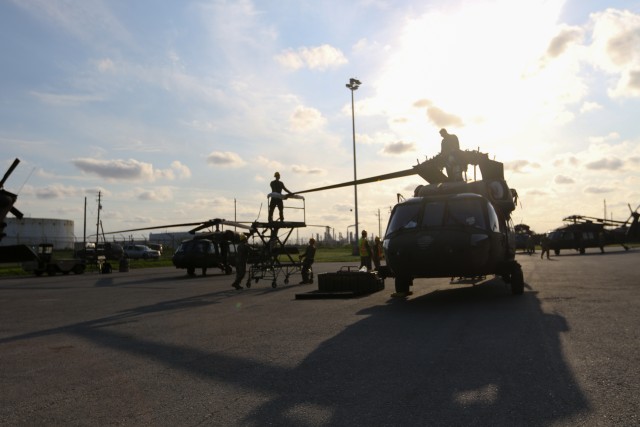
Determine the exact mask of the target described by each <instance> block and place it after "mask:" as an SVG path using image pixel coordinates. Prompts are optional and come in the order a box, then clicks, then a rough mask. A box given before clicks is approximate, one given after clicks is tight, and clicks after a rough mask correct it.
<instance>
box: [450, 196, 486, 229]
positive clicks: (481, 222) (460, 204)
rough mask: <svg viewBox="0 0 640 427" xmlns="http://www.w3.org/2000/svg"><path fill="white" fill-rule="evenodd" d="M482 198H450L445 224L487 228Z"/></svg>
mask: <svg viewBox="0 0 640 427" xmlns="http://www.w3.org/2000/svg"><path fill="white" fill-rule="evenodd" d="M480 202H481V200H478V199H459V200H449V203H448V206H449V209H448V211H447V217H446V220H445V225H465V226H470V227H476V228H482V229H486V228H487V224H486V221H485V216H484V212H483V210H482V205H481V204H480Z"/></svg>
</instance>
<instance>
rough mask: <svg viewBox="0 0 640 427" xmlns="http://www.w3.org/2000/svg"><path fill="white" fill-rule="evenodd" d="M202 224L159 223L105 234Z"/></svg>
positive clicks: (198, 223)
mask: <svg viewBox="0 0 640 427" xmlns="http://www.w3.org/2000/svg"><path fill="white" fill-rule="evenodd" d="M200 224H202V221H200V222H187V223H184V224H168V225H157V226H154V227H142V228H131V229H128V230H119V231H109V232H107V233H104V234H119V233H128V232H131V231H144V230H157V229H160V228H175V227H193V226H194V225H200Z"/></svg>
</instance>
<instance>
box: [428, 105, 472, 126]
mask: <svg viewBox="0 0 640 427" xmlns="http://www.w3.org/2000/svg"><path fill="white" fill-rule="evenodd" d="M427 117H428V118H429V120H431V121H432V122H433V123H434V124H435V125H436V126H437V127H441V128H444V127H448V126H454V127H462V126H463V125H464V123H463V122H462V119H461V118H460V117H458V116H456V115H455V114H451V113H447V112H445V111H443V110H441V109H440V108H438V107H428V108H427Z"/></svg>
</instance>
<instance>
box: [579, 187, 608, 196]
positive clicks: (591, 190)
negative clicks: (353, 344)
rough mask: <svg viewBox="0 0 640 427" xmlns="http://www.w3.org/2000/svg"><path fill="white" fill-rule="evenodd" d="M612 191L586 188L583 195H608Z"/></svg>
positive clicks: (600, 188)
mask: <svg viewBox="0 0 640 427" xmlns="http://www.w3.org/2000/svg"><path fill="white" fill-rule="evenodd" d="M612 191H613V189H612V188H608V187H587V188H585V189H584V192H585V193H590V194H603V193H610V192H612Z"/></svg>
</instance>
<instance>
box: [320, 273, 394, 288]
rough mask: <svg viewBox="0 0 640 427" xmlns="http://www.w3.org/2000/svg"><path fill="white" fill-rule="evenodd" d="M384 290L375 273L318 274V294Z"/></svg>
mask: <svg viewBox="0 0 640 427" xmlns="http://www.w3.org/2000/svg"><path fill="white" fill-rule="evenodd" d="M382 289H384V279H382V278H381V277H380V276H378V274H377V273H376V272H363V271H352V270H350V269H347V270H344V269H343V270H340V271H338V272H336V273H320V274H318V290H319V291H320V292H354V293H359V294H360V293H361V294H365V293H372V292H377V291H380V290H382Z"/></svg>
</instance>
